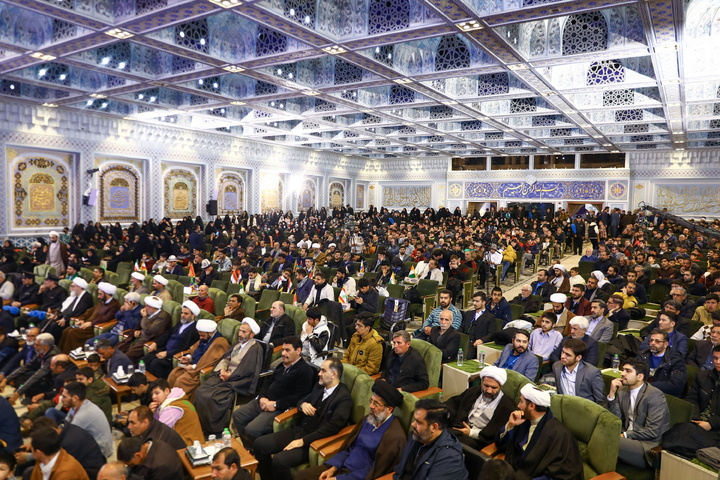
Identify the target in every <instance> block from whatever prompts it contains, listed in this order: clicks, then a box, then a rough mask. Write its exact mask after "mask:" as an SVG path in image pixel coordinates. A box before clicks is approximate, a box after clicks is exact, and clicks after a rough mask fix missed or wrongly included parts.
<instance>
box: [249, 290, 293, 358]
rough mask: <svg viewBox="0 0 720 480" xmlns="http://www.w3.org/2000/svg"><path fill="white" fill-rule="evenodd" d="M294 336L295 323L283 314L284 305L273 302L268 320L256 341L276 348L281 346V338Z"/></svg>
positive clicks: (261, 328)
mask: <svg viewBox="0 0 720 480" xmlns="http://www.w3.org/2000/svg"><path fill="white" fill-rule="evenodd" d="M294 335H295V322H293V319H292V318H290V317H288V315H287V314H286V313H285V304H284V303H283V302H281V301H277V302H273V304H272V305H271V306H270V318H268V319H267V320H265V321H264V322H263V324H262V326H261V327H260V333H259V334H258V336H257V339H258V340H261V341H263V342H265V343H267V344H270V343H272V344H273V345H274V346H276V347H278V346H280V345H282V341H283V338H285V337H292V336H294Z"/></svg>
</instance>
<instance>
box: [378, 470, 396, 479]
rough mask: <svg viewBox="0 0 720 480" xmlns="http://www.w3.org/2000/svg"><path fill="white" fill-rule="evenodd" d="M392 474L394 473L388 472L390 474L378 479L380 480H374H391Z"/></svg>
mask: <svg viewBox="0 0 720 480" xmlns="http://www.w3.org/2000/svg"><path fill="white" fill-rule="evenodd" d="M393 473H395V472H390V473H388V474H387V475H383V476H382V477H380V478H378V479H376V480H392V478H393Z"/></svg>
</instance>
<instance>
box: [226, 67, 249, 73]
mask: <svg viewBox="0 0 720 480" xmlns="http://www.w3.org/2000/svg"><path fill="white" fill-rule="evenodd" d="M223 70H227V71H228V72H230V73H238V72H242V71H244V70H245V69H244V68H242V67H238V66H237V65H227V66H225V67H223Z"/></svg>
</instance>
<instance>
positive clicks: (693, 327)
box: [688, 320, 704, 337]
mask: <svg viewBox="0 0 720 480" xmlns="http://www.w3.org/2000/svg"><path fill="white" fill-rule="evenodd" d="M703 325H704V324H703V322H701V321H700V320H688V337H692V336H693V335H694V334H695V332H697V331H698V330H700V328H702V326H703Z"/></svg>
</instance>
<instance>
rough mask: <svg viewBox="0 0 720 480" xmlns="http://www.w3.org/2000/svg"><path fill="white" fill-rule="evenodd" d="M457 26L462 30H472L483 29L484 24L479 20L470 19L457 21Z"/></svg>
mask: <svg viewBox="0 0 720 480" xmlns="http://www.w3.org/2000/svg"><path fill="white" fill-rule="evenodd" d="M455 26H456V27H457V28H459V29H460V31H462V32H472V31H473V30H482V28H483V26H482V25H480V22H479V21H477V20H470V21H468V22H461V23H456V24H455Z"/></svg>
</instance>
